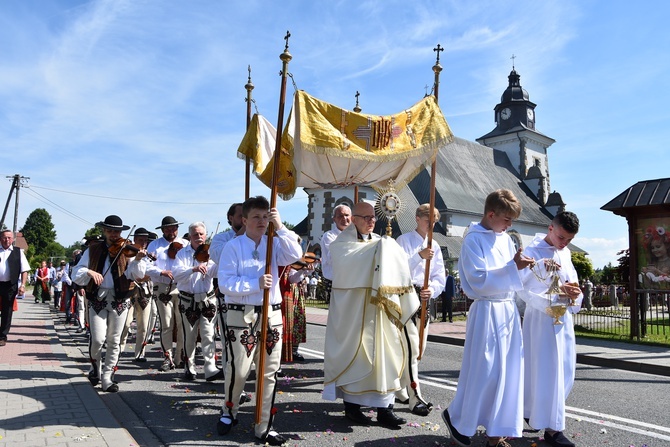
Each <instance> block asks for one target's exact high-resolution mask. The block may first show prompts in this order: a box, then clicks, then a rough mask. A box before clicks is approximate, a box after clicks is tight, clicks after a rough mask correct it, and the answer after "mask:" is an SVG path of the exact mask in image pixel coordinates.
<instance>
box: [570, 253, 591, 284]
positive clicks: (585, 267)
mask: <svg viewBox="0 0 670 447" xmlns="http://www.w3.org/2000/svg"><path fill="white" fill-rule="evenodd" d="M570 256H571V259H572V265H574V266H575V270H577V277H579V279H580V280H582V279H586V278H590V277H591V276H593V264H592V263H591V260H590V259H589V258H587V257H586V255H585V254H584V253H577V252H574V251H573V252H572V253H570Z"/></svg>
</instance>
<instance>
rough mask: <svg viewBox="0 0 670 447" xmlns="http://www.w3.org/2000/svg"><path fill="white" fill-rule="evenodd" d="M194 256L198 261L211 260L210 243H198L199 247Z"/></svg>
mask: <svg viewBox="0 0 670 447" xmlns="http://www.w3.org/2000/svg"><path fill="white" fill-rule="evenodd" d="M193 258H195V260H196V261H198V262H207V261H209V244H200V245H198V248H196V249H195V253H194V254H193Z"/></svg>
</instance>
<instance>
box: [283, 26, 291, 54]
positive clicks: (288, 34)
mask: <svg viewBox="0 0 670 447" xmlns="http://www.w3.org/2000/svg"><path fill="white" fill-rule="evenodd" d="M289 37H291V32H290V31H288V30H287V31H286V36H284V40H285V41H286V46H285V47H284V51H287V50H288V38H289Z"/></svg>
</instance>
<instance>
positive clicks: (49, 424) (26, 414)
mask: <svg viewBox="0 0 670 447" xmlns="http://www.w3.org/2000/svg"><path fill="white" fill-rule="evenodd" d="M66 351H67V348H66V347H64V346H63V345H62V344H61V342H60V340H59V338H58V335H57V334H56V331H55V328H54V322H53V319H52V314H51V311H50V310H49V305H47V304H37V303H35V302H34V299H33V297H32V296H31V295H28V294H27V295H26V298H25V299H23V300H19V310H18V311H16V312H14V317H13V319H12V327H11V330H10V333H9V337H8V340H7V345H6V346H4V347H0V447H5V446H7V447H10V446H11V447H21V446H26V447H34V446H39V445H42V446H44V445H48V446H49V445H60V446H75V445H76V446H113V447H126V446H136V445H138V444H137V442H136V441H135V440H134V439H133V438H132V437H131V436H130V434H128V432H127V431H126V430H125V429H124V428H122V427H121V425H120V424H119V422H118V421H117V420H116V419H115V418H114V417H113V416H112V413H111V412H110V410H109V409H108V407H107V405H106V404H105V402H104V401H103V400H102V398H101V396H100V395H99V394H98V392H97V391H96V390H95V389H94V388H93V387H92V386H91V384H90V383H89V381H88V379H87V378H86V376H85V371H86V370H87V369H88V365H87V364H86V363H82V362H81V361H79V362H77V361H76V360H75V359H72V358H70V357H69V356H68V354H67V352H66Z"/></svg>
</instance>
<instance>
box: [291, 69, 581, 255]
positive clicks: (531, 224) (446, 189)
mask: <svg viewBox="0 0 670 447" xmlns="http://www.w3.org/2000/svg"><path fill="white" fill-rule="evenodd" d="M520 78H521V77H520V76H519V74H518V73H517V72H516V70H515V69H514V68H512V71H511V73H510V74H509V76H508V79H509V85H508V87H507V89H505V91H504V92H503V94H502V97H501V99H500V103H499V104H498V105H496V106H495V108H494V114H495V122H496V127H495V128H494V129H493V130H492V131H491V132H489V133H487V134H485V135H483V136H482V137H480V138H478V139H477V141H476V142H475V141H468V140H465V139H463V138H459V137H456V136H454V139H453V141H452V142H451V143H449V144H448V145H446V146H444V147H443V148H441V149H440V150H439V152H438V155H437V165H436V168H437V176H436V180H435V186H436V193H435V207H436V208H437V209H438V210H439V211H440V214H441V219H440V221H439V222H438V223H437V225H436V226H435V230H434V236H433V237H434V239H435V240H436V242H438V243H439V244H440V246H441V247H442V252H443V255H444V259H445V264H446V265H447V266H453V265H455V262H456V260H457V259H458V256H459V253H460V249H461V244H462V241H463V233H464V231H465V229H466V227H467V226H468V225H469V224H470V223H471V222H474V221H477V222H478V221H479V220H480V219H481V216H482V214H483V212H484V201H485V199H486V196H487V195H488V194H489V193H491V192H492V191H494V190H496V189H499V188H507V189H510V190H511V191H512V192H513V193H514V195H515V196H516V197H517V198H518V199H519V201H520V202H521V204H522V206H523V211H522V213H521V216H519V219H518V220H516V221H515V222H514V225H513V226H512V227H511V228H510V229H509V230H508V233H509V234H510V236H511V237H512V239H513V240H514V241H515V243H516V244H517V246H520V247H524V246H526V245H527V244H528V243H530V241H531V240H532V239H533V237H534V236H535V234H536V233H538V232H546V230H547V226H548V225H549V223H550V222H551V219H552V218H553V216H554V215H555V214H556V213H558V212H559V211H562V210H564V209H565V203H563V200H562V198H561V196H560V194H559V193H557V192H555V191H552V189H551V184H550V175H549V156H548V149H549V147H550V146H551V145H552V144H553V143H554V142H555V140H554V139H552V138H550V137H548V136H546V135H544V134H542V133H540V132H538V131H537V130H536V126H535V123H536V115H535V107H536V104H534V103H533V102H531V101H530V98H529V95H528V92H527V91H526V90H525V89H523V87H521V83H520ZM305 191H306V192H307V194H308V196H309V205H308V216H307V218H306V219H305V220H304V221H302V222H301V223H300V224H298V226H296V231H297V232H298V233H299V234H301V236H302V237H303V238H304V239H305V240H306V241H307V242H308V245H309V246H310V247H311V249H310V250H311V251H315V250H316V251H318V248H319V247H318V244H319V241H320V239H321V236H322V235H323V233H324V232H326V231H328V230H330V229H331V224H332V213H333V209H334V208H335V207H336V206H337V205H339V204H340V203H346V204H348V205H349V206H353V200H354V190H353V188H348V189H305ZM550 191H552V192H550ZM397 193H398V196H399V197H400V198H401V200H402V202H403V210H402V212H400V213H399V214H398V216H397V220H394V221H393V236H394V237H397V236H398V235H400V234H401V233H406V232H409V231H413V230H414V229H415V228H416V220H415V218H414V211H415V209H416V207H417V206H418V205H419V204H421V203H428V202H429V200H430V169H429V168H428V169H425V170H423V171H422V172H421V173H420V174H419V175H418V176H416V177H415V178H414V179H413V180H412V181H411V182H410V183H409V185H408V186H407V187H405V188H404V189H403V190H401V191H398V192H397ZM358 198H359V200H365V201H370V202H374V201H375V200H376V198H377V193H376V192H375V191H374V190H373V189H372V188H366V187H360V188H359V192H358ZM385 226H386V222H385V221H382V220H380V221H378V222H377V228H376V229H375V231H376V232H378V233H380V234H383V233H384V228H385ZM571 248H575V249H576V247H573V246H571ZM576 250H577V251H581V250H579V249H576Z"/></svg>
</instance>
